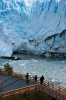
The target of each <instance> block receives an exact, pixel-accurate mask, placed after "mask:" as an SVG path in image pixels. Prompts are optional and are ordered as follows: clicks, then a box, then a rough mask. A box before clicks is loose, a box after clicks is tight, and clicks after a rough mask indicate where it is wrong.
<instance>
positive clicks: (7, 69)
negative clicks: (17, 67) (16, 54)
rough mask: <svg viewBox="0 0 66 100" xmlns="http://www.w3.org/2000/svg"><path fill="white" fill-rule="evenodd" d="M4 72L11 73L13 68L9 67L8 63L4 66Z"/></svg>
mask: <svg viewBox="0 0 66 100" xmlns="http://www.w3.org/2000/svg"><path fill="white" fill-rule="evenodd" d="M4 70H5V71H12V72H13V68H12V67H11V66H10V65H9V63H6V64H4Z"/></svg>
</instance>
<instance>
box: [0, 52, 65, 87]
mask: <svg viewBox="0 0 66 100" xmlns="http://www.w3.org/2000/svg"><path fill="white" fill-rule="evenodd" d="M14 56H17V57H19V58H21V59H22V60H17V61H16V60H8V59H1V58H0V66H1V67H3V65H4V63H5V62H9V63H10V65H11V66H12V67H13V69H14V71H15V72H20V73H24V74H26V73H27V72H28V73H30V74H32V75H36V74H37V75H38V76H41V75H44V77H45V79H46V80H49V81H52V82H55V83H57V84H59V85H61V86H64V87H66V58H59V57H50V58H47V57H42V56H35V55H26V54H17V55H14Z"/></svg>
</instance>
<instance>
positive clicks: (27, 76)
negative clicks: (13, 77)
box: [25, 73, 29, 83]
mask: <svg viewBox="0 0 66 100" xmlns="http://www.w3.org/2000/svg"><path fill="white" fill-rule="evenodd" d="M25 77H26V80H27V83H28V78H29V74H28V73H27V74H26V76H25Z"/></svg>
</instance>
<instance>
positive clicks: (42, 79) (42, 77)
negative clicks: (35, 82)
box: [40, 75, 44, 85]
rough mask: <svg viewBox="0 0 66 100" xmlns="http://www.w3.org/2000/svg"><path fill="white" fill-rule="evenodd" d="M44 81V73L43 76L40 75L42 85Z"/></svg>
mask: <svg viewBox="0 0 66 100" xmlns="http://www.w3.org/2000/svg"><path fill="white" fill-rule="evenodd" d="M43 81H44V76H43V75H42V76H41V77H40V84H41V85H42V83H43Z"/></svg>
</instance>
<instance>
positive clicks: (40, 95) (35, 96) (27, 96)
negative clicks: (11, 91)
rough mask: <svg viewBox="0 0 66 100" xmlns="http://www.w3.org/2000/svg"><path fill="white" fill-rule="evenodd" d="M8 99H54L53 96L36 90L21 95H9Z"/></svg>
mask: <svg viewBox="0 0 66 100" xmlns="http://www.w3.org/2000/svg"><path fill="white" fill-rule="evenodd" d="M6 100H52V98H51V97H49V96H48V95H46V94H44V93H42V92H39V91H36V92H32V93H25V94H21V95H12V96H10V97H7V98H6Z"/></svg>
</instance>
